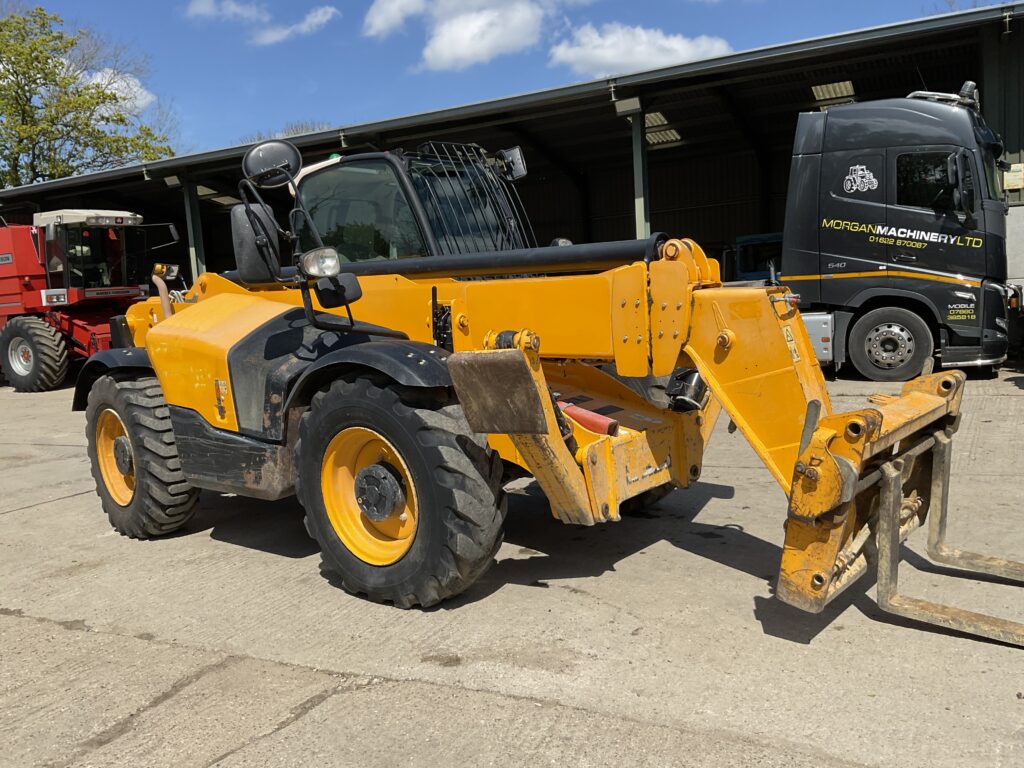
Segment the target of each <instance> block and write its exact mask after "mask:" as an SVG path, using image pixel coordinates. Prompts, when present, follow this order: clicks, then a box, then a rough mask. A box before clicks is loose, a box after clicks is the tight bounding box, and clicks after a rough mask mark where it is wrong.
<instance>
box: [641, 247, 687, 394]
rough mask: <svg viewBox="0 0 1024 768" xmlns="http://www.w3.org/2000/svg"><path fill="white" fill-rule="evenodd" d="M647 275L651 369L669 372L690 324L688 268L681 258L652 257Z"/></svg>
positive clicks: (664, 374) (665, 373)
mask: <svg viewBox="0 0 1024 768" xmlns="http://www.w3.org/2000/svg"><path fill="white" fill-rule="evenodd" d="M650 275H651V280H650V293H651V373H652V374H653V375H655V376H668V375H669V374H670V373H672V371H674V370H675V369H676V367H677V362H678V360H679V351H680V350H681V349H682V345H683V344H684V343H685V341H686V335H687V333H688V332H689V327H690V292H689V290H688V286H689V282H690V277H689V270H688V269H687V267H686V264H685V263H684V262H681V261H655V262H652V264H651V266H650Z"/></svg>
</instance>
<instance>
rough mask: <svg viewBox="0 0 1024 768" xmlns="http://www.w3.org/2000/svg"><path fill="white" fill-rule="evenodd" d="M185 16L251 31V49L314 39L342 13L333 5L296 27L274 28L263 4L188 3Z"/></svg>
mask: <svg viewBox="0 0 1024 768" xmlns="http://www.w3.org/2000/svg"><path fill="white" fill-rule="evenodd" d="M185 15H186V16H187V17H189V18H193V19H213V20H216V21H229V22H235V23H238V24H242V25H245V26H247V27H249V28H250V30H251V32H250V34H249V42H250V43H251V44H252V45H276V44H277V43H283V42H284V41H285V40H289V39H291V38H293V37H299V36H302V35H311V34H313V33H314V32H317V31H319V30H320V29H322V28H323V27H324V26H325V25H326V24H327V23H329V22H330V21H331V19H333V18H335V17H336V16H340V15H341V12H340V11H339V10H338V9H337V8H335V7H334V6H333V5H319V6H317V7H316V8H313V9H312V10H310V11H309V12H308V13H307V14H306V15H305V16H304V17H302V19H301V20H300V21H297V22H295V23H294V24H275V23H273V22H274V16H273V14H272V13H271V12H270V11H269V10H267V8H266V6H264V5H262V4H261V3H247V2H241V0H189V4H188V5H187V6H186V7H185Z"/></svg>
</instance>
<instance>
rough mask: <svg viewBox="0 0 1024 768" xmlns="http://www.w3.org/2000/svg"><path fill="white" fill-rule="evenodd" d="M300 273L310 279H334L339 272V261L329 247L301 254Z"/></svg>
mask: <svg viewBox="0 0 1024 768" xmlns="http://www.w3.org/2000/svg"><path fill="white" fill-rule="evenodd" d="M302 271H303V272H304V273H306V274H307V275H309V276H310V277H334V276H336V275H337V274H338V273H339V272H341V259H340V258H339V257H338V252H337V251H336V250H334V249H333V248H331V247H330V246H325V247H323V248H314V249H313V250H312V251H306V253H304V254H302Z"/></svg>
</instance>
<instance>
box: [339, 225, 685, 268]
mask: <svg viewBox="0 0 1024 768" xmlns="http://www.w3.org/2000/svg"><path fill="white" fill-rule="evenodd" d="M665 239H666V236H665V235H664V234H661V233H658V234H655V235H652V236H651V237H650V238H648V239H647V240H617V241H613V242H610V243H587V244H584V245H562V246H549V247H545V248H522V249H517V250H513V251H493V252H488V253H460V254H454V255H444V256H426V257H423V258H419V259H379V260H373V261H356V262H351V263H343V264H342V265H341V271H342V272H350V273H352V274H354V275H446V276H452V277H458V276H460V275H480V276H484V275H512V274H530V273H534V272H542V273H551V272H589V271H597V270H600V269H606V268H608V267H611V266H618V265H622V264H630V263H632V262H634V261H646V262H651V261H653V260H654V259H657V258H658V246H659V245H661V243H662V242H664V241H665Z"/></svg>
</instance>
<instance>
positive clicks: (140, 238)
mask: <svg viewBox="0 0 1024 768" xmlns="http://www.w3.org/2000/svg"><path fill="white" fill-rule="evenodd" d="M64 250H65V253H66V255H67V263H68V272H69V279H68V284H69V286H70V287H72V288H109V287H112V286H122V285H138V284H139V281H138V280H137V279H136V265H137V263H138V261H139V258H140V257H141V256H142V255H143V253H145V250H146V244H145V235H144V234H143V232H142V230H140V229H138V228H137V227H89V226H84V225H79V224H71V225H68V226H67V228H66V229H65V232H64Z"/></svg>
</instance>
